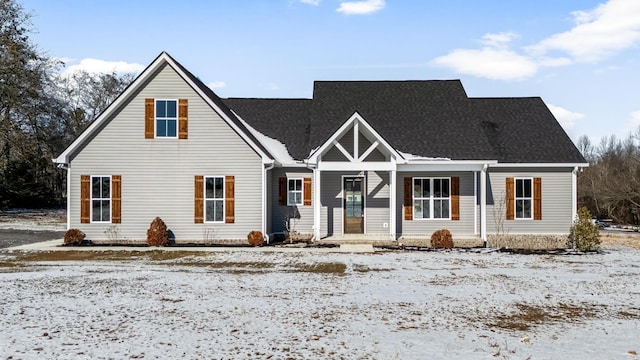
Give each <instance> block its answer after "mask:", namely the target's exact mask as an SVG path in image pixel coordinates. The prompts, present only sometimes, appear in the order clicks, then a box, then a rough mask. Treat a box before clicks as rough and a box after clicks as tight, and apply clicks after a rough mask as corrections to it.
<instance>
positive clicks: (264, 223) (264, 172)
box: [262, 161, 275, 244]
mask: <svg viewBox="0 0 640 360" xmlns="http://www.w3.org/2000/svg"><path fill="white" fill-rule="evenodd" d="M274 166H275V161H272V162H271V163H270V164H269V165H267V166H266V167H262V236H263V237H264V241H265V242H266V243H267V244H269V240H270V239H269V234H267V211H268V209H267V203H268V191H267V171H269V170H271V169H273V167H274Z"/></svg>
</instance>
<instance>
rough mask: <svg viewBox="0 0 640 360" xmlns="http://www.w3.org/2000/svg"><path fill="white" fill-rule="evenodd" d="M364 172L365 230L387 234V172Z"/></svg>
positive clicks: (372, 233) (371, 232) (388, 219)
mask: <svg viewBox="0 0 640 360" xmlns="http://www.w3.org/2000/svg"><path fill="white" fill-rule="evenodd" d="M366 174H367V177H366V179H365V181H366V182H367V183H366V187H367V198H366V200H365V206H366V208H365V231H366V232H367V234H371V235H378V234H379V235H383V234H389V222H390V221H391V219H390V218H389V172H387V171H380V172H377V171H368V172H367V173H366Z"/></svg>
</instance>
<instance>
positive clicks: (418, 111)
mask: <svg viewBox="0 0 640 360" xmlns="http://www.w3.org/2000/svg"><path fill="white" fill-rule="evenodd" d="M224 102H225V103H226V104H227V105H228V106H229V107H230V108H232V109H233V110H234V111H235V112H236V113H237V114H238V115H239V116H240V117H241V118H242V119H244V120H245V121H246V122H248V123H249V124H250V125H251V126H253V127H254V128H256V130H258V131H260V132H262V133H264V134H265V135H267V136H269V137H272V138H275V139H277V140H279V141H281V142H283V143H284V144H285V145H287V148H288V150H289V153H290V154H291V156H293V157H294V158H296V159H298V160H302V159H304V158H306V157H307V156H308V155H309V152H310V151H311V150H313V149H315V148H316V147H318V146H320V145H322V144H323V143H324V142H325V141H326V140H327V139H328V138H329V137H330V136H331V135H332V134H333V133H334V132H335V131H336V130H337V129H338V128H339V127H340V126H342V124H344V122H345V121H346V120H348V119H349V118H350V117H351V116H352V115H353V113H354V112H356V111H357V112H358V113H359V114H360V115H361V116H362V117H363V118H364V119H365V121H367V122H368V123H369V124H370V125H371V126H372V127H373V128H374V129H375V130H376V131H377V132H378V133H379V134H380V136H382V137H383V138H384V139H385V140H386V141H387V142H388V143H389V144H390V145H391V146H392V147H393V148H395V149H397V150H399V151H401V152H404V153H410V154H413V155H419V156H425V157H446V158H451V159H454V160H498V161H499V162H507V163H584V162H586V161H585V160H584V158H583V157H582V155H581V154H580V153H579V151H578V150H577V148H576V147H575V146H574V144H573V143H572V142H571V140H570V139H569V137H568V136H567V134H566V133H565V132H564V130H563V129H562V127H561V126H560V125H559V124H558V122H557V121H556V119H555V118H554V117H553V115H552V114H551V112H550V111H549V109H548V108H547V107H546V105H545V104H544V102H543V101H542V100H541V99H540V98H469V97H467V94H466V92H465V91H464V88H463V87H462V83H461V82H460V81H459V80H430V81H316V82H315V83H314V91H313V99H312V100H310V99H239V98H232V99H225V100H224Z"/></svg>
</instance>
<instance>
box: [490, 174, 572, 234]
mask: <svg viewBox="0 0 640 360" xmlns="http://www.w3.org/2000/svg"><path fill="white" fill-rule="evenodd" d="M571 170H572V169H517V170H516V169H498V168H494V169H491V168H490V169H489V173H488V181H487V188H488V189H487V190H488V191H487V233H488V234H493V233H495V232H496V224H497V221H496V219H498V216H499V214H496V213H495V212H494V209H495V208H496V205H497V204H500V202H502V201H504V194H505V186H506V180H505V179H506V178H507V177H540V178H542V220H538V221H535V220H508V221H507V220H505V221H504V231H505V232H506V233H509V234H568V233H569V227H570V226H571V223H572V219H571V214H572V211H571V210H572V209H571V204H572V201H571V200H572V196H573V194H572V192H571V179H572V177H571ZM500 216H504V214H500Z"/></svg>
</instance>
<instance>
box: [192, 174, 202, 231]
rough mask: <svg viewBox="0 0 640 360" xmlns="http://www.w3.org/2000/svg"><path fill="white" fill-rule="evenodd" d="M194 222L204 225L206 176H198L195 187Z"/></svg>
mask: <svg viewBox="0 0 640 360" xmlns="http://www.w3.org/2000/svg"><path fill="white" fill-rule="evenodd" d="M193 189H194V190H193V199H194V201H193V222H194V223H196V224H202V223H204V176H202V175H196V177H195V184H194V186H193Z"/></svg>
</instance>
